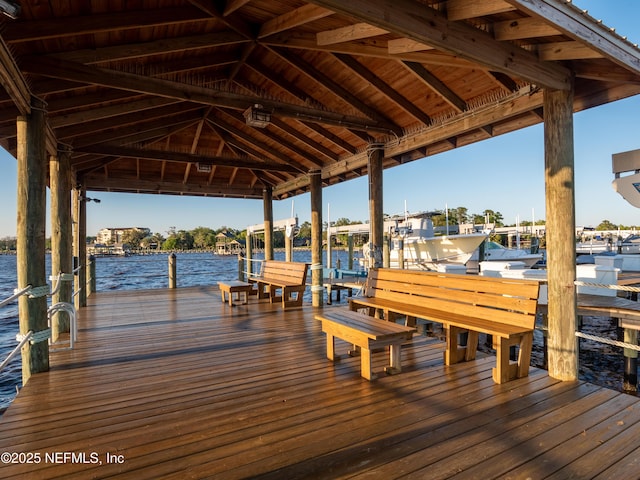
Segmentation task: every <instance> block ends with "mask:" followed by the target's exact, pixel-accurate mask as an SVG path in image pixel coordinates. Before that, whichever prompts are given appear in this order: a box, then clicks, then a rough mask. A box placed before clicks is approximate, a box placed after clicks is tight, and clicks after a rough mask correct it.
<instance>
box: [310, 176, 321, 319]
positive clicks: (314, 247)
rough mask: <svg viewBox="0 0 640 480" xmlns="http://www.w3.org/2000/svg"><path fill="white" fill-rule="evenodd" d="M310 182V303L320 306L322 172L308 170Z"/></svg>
mask: <svg viewBox="0 0 640 480" xmlns="http://www.w3.org/2000/svg"><path fill="white" fill-rule="evenodd" d="M309 177H310V184H311V303H312V305H313V306H314V307H322V304H323V296H324V287H323V286H322V284H323V280H324V279H323V278H322V174H321V172H320V170H313V171H311V172H309Z"/></svg>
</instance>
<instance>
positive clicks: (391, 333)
mask: <svg viewBox="0 0 640 480" xmlns="http://www.w3.org/2000/svg"><path fill="white" fill-rule="evenodd" d="M315 318H316V320H319V321H321V322H322V331H323V332H325V333H326V334H327V358H328V359H329V360H331V361H335V360H338V359H339V358H340V357H339V356H337V355H336V354H335V341H334V339H335V337H337V338H340V339H342V340H345V341H347V342H349V343H351V344H353V345H354V346H355V347H356V348H355V349H354V350H352V351H350V352H349V354H350V355H352V356H354V355H360V374H361V375H362V376H363V377H364V378H366V379H367V380H373V379H375V378H376V377H377V375H376V374H374V373H372V371H371V351H372V350H373V349H377V348H383V347H387V346H388V347H389V366H388V367H386V368H385V372H386V373H388V374H394V373H399V372H400V371H401V366H400V358H401V357H400V354H401V348H402V343H404V342H405V341H407V340H411V337H412V336H413V332H415V331H416V329H415V328H412V327H406V326H404V325H398V324H396V323H392V322H387V321H385V320H380V319H377V318H374V317H371V316H369V315H365V314H363V313H359V312H353V311H350V310H349V309H347V308H336V309H327V310H326V311H324V312H323V313H322V314H320V315H316V317H315Z"/></svg>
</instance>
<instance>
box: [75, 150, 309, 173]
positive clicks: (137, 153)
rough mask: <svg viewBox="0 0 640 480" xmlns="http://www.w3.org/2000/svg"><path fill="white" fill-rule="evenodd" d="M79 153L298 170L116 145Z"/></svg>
mask: <svg viewBox="0 0 640 480" xmlns="http://www.w3.org/2000/svg"><path fill="white" fill-rule="evenodd" d="M75 151H77V152H79V153H92V154H96V155H110V156H113V157H118V158H140V159H145V160H155V161H167V162H178V163H206V164H209V165H218V166H223V167H238V168H252V169H254V170H275V171H282V172H290V173H294V172H297V171H298V170H297V169H295V168H292V167H289V166H287V165H282V164H280V163H275V162H266V161H262V162H256V161H253V160H249V159H247V158H234V157H209V156H206V155H196V154H190V153H180V152H168V151H166V150H150V149H141V148H133V147H120V146H117V145H86V146H84V147H80V148H76V149H75Z"/></svg>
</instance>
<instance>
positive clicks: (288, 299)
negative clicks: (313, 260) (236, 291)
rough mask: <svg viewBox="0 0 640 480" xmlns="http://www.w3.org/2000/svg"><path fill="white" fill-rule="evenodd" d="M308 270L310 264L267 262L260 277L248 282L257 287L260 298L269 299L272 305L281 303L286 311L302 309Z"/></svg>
mask: <svg viewBox="0 0 640 480" xmlns="http://www.w3.org/2000/svg"><path fill="white" fill-rule="evenodd" d="M308 269H309V264H308V263H302V262H282V261H279V260H265V261H264V262H263V263H262V269H261V271H260V275H259V276H257V277H249V279H248V280H249V282H250V283H254V284H256V285H257V288H258V298H261V299H262V298H269V301H270V302H271V303H274V302H278V301H281V302H282V308H284V309H287V308H289V307H300V306H302V296H303V294H304V291H305V289H306V288H307V271H308ZM278 291H279V292H280V293H279V294H278Z"/></svg>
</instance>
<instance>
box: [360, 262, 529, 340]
mask: <svg viewBox="0 0 640 480" xmlns="http://www.w3.org/2000/svg"><path fill="white" fill-rule="evenodd" d="M538 290H539V283H538V282H537V281H536V280H528V279H527V280H522V279H507V278H496V277H480V276H477V275H460V274H452V273H439V272H426V271H416V270H399V269H389V268H377V269H371V270H369V274H368V277H367V283H366V286H365V291H364V294H365V296H367V297H376V298H381V299H387V300H392V301H396V302H402V303H405V304H407V305H412V306H416V307H419V308H425V309H433V310H438V311H441V312H448V313H452V314H459V315H464V316H470V317H474V318H480V319H484V320H490V321H494V322H500V323H505V324H509V325H517V326H519V327H525V328H533V327H534V325H535V315H536V307H537V303H538Z"/></svg>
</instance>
